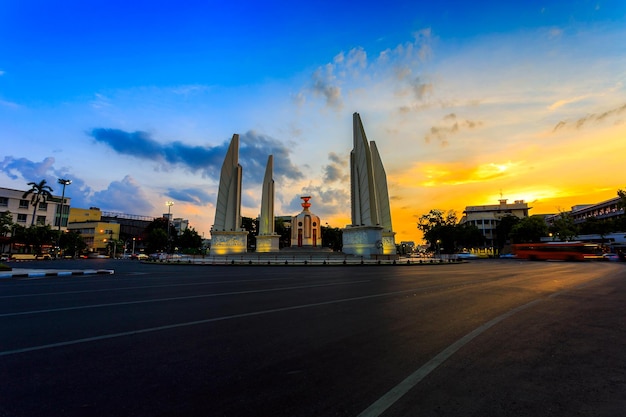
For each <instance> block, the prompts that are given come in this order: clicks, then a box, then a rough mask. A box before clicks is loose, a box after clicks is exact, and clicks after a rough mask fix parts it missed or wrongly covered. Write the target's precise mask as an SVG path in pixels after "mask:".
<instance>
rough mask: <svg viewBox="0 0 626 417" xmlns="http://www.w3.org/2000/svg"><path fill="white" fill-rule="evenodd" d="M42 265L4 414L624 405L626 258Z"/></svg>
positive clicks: (401, 412) (419, 412) (6, 286)
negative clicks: (53, 271) (82, 271)
mask: <svg viewBox="0 0 626 417" xmlns="http://www.w3.org/2000/svg"><path fill="white" fill-rule="evenodd" d="M20 266H21V265H20ZM35 266H37V267H46V268H47V267H52V268H105V269H114V270H115V274H114V275H92V276H72V277H48V278H40V279H20V280H15V279H5V280H2V281H0V416H2V417H6V416H11V417H13V416H15V417H30V416H81V417H82V416H151V417H154V416H276V417H279V416H379V415H380V416H385V417H389V416H481V417H483V416H521V417H524V416H533V417H534V416H621V415H626V311H625V308H626V265H625V264H623V263H609V262H595V263H564V262H543V263H541V262H537V263H533V262H522V261H515V260H487V261H475V262H470V263H465V264H451V265H448V264H444V265H422V266H418V265H414V266H405V265H396V266H337V267H331V266H309V267H306V266H300V267H295V266H273V267H266V266H261V267H259V266H252V267H250V266H188V265H149V264H140V263H138V262H136V261H121V260H120V261H114V260H84V261H51V262H38V263H36V264H33V265H29V266H28V267H29V268H30V267H35Z"/></svg>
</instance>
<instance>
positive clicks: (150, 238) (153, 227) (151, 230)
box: [144, 217, 176, 253]
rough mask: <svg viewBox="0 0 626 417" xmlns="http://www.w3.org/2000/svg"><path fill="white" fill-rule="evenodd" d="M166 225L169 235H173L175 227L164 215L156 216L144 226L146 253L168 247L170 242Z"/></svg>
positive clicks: (174, 234)
mask: <svg viewBox="0 0 626 417" xmlns="http://www.w3.org/2000/svg"><path fill="white" fill-rule="evenodd" d="M168 227H169V229H170V230H169V237H170V238H172V237H175V236H176V228H175V227H174V226H172V225H171V223H170V222H169V220H168V219H167V218H165V217H158V218H156V219H154V220H152V221H151V222H150V223H149V224H148V226H146V230H145V240H144V244H145V247H146V250H147V251H148V253H154V252H158V251H165V250H167V249H168V246H169V243H170V242H168V239H167V238H168V232H167V229H168Z"/></svg>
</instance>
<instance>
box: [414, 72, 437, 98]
mask: <svg viewBox="0 0 626 417" xmlns="http://www.w3.org/2000/svg"><path fill="white" fill-rule="evenodd" d="M411 89H412V90H413V94H414V95H415V98H417V99H418V100H423V99H424V98H426V97H427V96H431V95H432V94H433V84H432V83H426V82H422V80H421V79H420V77H416V78H415V79H414V80H413V82H412V83H411Z"/></svg>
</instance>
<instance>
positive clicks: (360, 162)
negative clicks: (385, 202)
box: [350, 113, 379, 226]
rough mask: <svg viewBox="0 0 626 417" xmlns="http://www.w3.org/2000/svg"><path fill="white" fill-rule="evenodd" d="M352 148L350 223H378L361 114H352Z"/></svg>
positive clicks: (358, 224)
mask: <svg viewBox="0 0 626 417" xmlns="http://www.w3.org/2000/svg"><path fill="white" fill-rule="evenodd" d="M352 121H353V135H354V136H353V139H354V144H353V149H352V152H350V170H351V173H350V174H351V175H350V187H351V189H350V191H351V194H352V225H354V226H361V225H365V226H376V225H378V224H379V219H378V211H377V210H378V208H377V204H376V187H375V184H374V173H373V169H372V155H371V152H370V147H369V143H368V141H367V136H366V135H365V130H364V129H363V123H362V122H361V116H359V114H358V113H354V115H353V119H352Z"/></svg>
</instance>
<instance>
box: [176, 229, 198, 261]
mask: <svg viewBox="0 0 626 417" xmlns="http://www.w3.org/2000/svg"><path fill="white" fill-rule="evenodd" d="M176 246H177V247H178V248H179V249H180V251H181V252H182V253H186V254H189V255H197V254H199V253H201V251H202V237H201V236H200V235H199V234H198V232H196V231H195V230H194V229H193V228H192V227H188V228H186V229H185V230H183V232H182V233H181V234H180V236H178V237H177V239H176Z"/></svg>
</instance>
